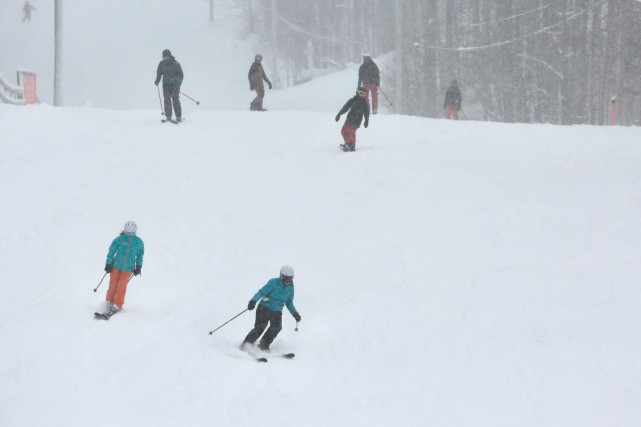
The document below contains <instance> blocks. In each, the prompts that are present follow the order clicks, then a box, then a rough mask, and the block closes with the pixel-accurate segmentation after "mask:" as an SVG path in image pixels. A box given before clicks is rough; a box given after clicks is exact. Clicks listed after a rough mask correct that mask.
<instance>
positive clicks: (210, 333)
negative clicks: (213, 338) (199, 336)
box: [209, 308, 249, 335]
mask: <svg viewBox="0 0 641 427" xmlns="http://www.w3.org/2000/svg"><path fill="white" fill-rule="evenodd" d="M247 310H249V309H247V308H246V309H244V310H243V311H241V312H240V313H238V314H237V315H235V316H234V317H232V318H231V319H229V320H228V321H226V322H225V323H223V324H222V325H220V326H219V327H217V328H216V329H214V330H213V331H209V335H212V334H213V333H214V332H216V331H217V330H219V329H220V328H222V327H223V326H225V325H226V324H228V323H229V322H231V321H232V320H234V319H235V318H237V317H238V316H240V315H241V314H243V313H244V312H246V311H247Z"/></svg>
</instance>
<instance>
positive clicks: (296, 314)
mask: <svg viewBox="0 0 641 427" xmlns="http://www.w3.org/2000/svg"><path fill="white" fill-rule="evenodd" d="M292 316H294V319H296V321H297V322H300V314H298V313H294V314H292Z"/></svg>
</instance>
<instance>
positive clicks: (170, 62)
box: [154, 49, 183, 123]
mask: <svg viewBox="0 0 641 427" xmlns="http://www.w3.org/2000/svg"><path fill="white" fill-rule="evenodd" d="M161 77H162V94H163V97H164V98H165V116H167V120H168V121H169V120H171V116H172V114H171V113H172V111H171V106H172V104H173V107H174V111H175V112H176V122H178V123H179V122H180V121H181V120H182V108H181V106H180V85H181V84H182V83H183V69H182V67H181V66H180V63H179V62H178V61H176V58H174V56H173V55H172V54H171V51H170V50H169V49H165V50H163V51H162V61H160V64H158V70H157V71H156V81H155V82H154V83H155V84H156V86H158V83H160V78H161Z"/></svg>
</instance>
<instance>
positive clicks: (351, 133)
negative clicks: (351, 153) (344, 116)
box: [341, 123, 358, 147]
mask: <svg viewBox="0 0 641 427" xmlns="http://www.w3.org/2000/svg"><path fill="white" fill-rule="evenodd" d="M356 129H358V126H354V125H350V124H349V123H345V124H344V125H343V127H342V128H341V135H342V136H343V140H344V141H345V144H347V145H349V146H350V147H355V146H356Z"/></svg>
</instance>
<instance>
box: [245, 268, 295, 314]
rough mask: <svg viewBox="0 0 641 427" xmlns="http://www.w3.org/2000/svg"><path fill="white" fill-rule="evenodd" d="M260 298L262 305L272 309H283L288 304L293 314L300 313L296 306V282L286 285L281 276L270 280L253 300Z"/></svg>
mask: <svg viewBox="0 0 641 427" xmlns="http://www.w3.org/2000/svg"><path fill="white" fill-rule="evenodd" d="M261 298H262V299H261ZM258 300H260V305H262V306H263V307H265V308H266V309H268V310H271V311H282V310H283V306H285V305H286V306H287V309H288V310H289V312H290V313H291V314H292V315H293V314H294V313H298V311H297V310H296V307H294V284H293V283H292V284H291V285H284V284H283V282H281V281H280V278H279V277H276V278H275V279H271V280H269V282H267V284H266V285H265V286H263V287H262V288H260V290H259V291H258V292H256V295H254V296H253V297H252V301H254V302H258Z"/></svg>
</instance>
